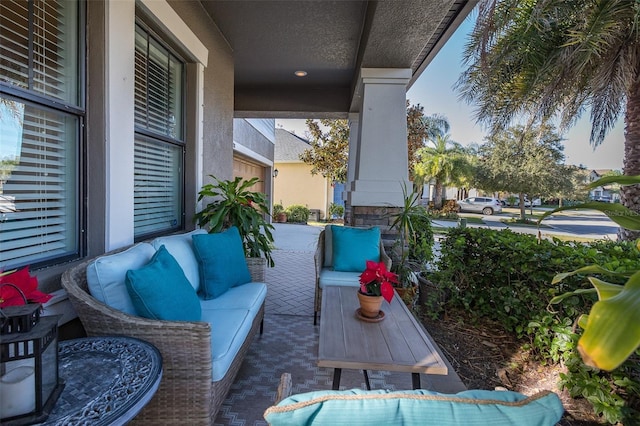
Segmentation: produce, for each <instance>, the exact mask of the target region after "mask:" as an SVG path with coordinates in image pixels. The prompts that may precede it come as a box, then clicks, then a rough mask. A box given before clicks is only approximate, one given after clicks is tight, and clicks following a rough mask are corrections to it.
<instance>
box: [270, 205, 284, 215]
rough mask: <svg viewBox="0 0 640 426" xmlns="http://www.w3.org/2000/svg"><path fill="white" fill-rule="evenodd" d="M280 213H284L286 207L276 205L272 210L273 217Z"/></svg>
mask: <svg viewBox="0 0 640 426" xmlns="http://www.w3.org/2000/svg"><path fill="white" fill-rule="evenodd" d="M280 213H284V207H283V206H282V204H274V205H273V209H272V216H277V215H279V214H280Z"/></svg>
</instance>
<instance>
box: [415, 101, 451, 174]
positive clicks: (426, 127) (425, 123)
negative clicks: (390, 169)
mask: <svg viewBox="0 0 640 426" xmlns="http://www.w3.org/2000/svg"><path fill="white" fill-rule="evenodd" d="M448 132H449V121H447V118H446V117H445V116H443V115H440V114H433V115H427V116H425V115H424V107H423V106H422V105H420V104H416V105H411V106H410V105H409V100H407V144H408V146H407V148H408V154H409V163H408V164H409V173H410V175H411V176H410V178H411V180H413V179H414V176H412V174H413V169H414V165H415V164H416V162H417V161H418V160H417V158H416V151H418V149H420V148H422V147H424V146H425V144H426V143H427V141H429V140H434V139H435V138H436V137H437V136H444V135H445V134H447V133H448Z"/></svg>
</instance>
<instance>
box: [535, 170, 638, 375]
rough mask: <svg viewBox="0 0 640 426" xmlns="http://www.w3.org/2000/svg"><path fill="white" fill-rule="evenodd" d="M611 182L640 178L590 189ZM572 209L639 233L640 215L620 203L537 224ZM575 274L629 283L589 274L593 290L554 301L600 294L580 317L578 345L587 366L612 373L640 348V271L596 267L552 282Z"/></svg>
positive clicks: (561, 276)
mask: <svg viewBox="0 0 640 426" xmlns="http://www.w3.org/2000/svg"><path fill="white" fill-rule="evenodd" d="M611 183H617V184H620V185H633V184H638V183H640V176H606V177H604V178H602V179H598V180H597V181H595V182H592V183H591V184H590V185H588V186H587V188H595V187H598V186H604V185H607V184H611ZM570 209H594V210H598V211H601V212H602V213H604V214H606V215H607V216H608V217H609V218H610V219H611V220H613V221H614V222H615V223H617V224H618V225H620V226H622V227H623V228H625V229H630V230H634V231H640V215H638V214H637V213H635V212H633V211H631V210H629V209H628V208H626V207H625V206H623V205H621V204H611V203H601V202H596V201H594V202H588V203H583V204H578V205H574V206H570V207H560V208H557V209H554V210H553V211H550V212H546V213H545V214H544V215H542V216H541V217H540V220H539V221H538V223H540V222H541V221H542V220H544V219H545V218H546V217H548V216H550V215H552V214H554V213H557V212H560V211H564V210H570ZM576 274H600V275H601V276H602V275H604V276H606V277H608V279H610V278H623V279H625V280H626V282H624V284H620V283H616V282H611V280H609V281H604V280H602V279H600V278H598V277H597V276H592V275H590V276H589V277H588V280H589V282H590V283H591V285H592V286H593V288H591V289H588V290H584V289H579V290H576V291H574V292H568V293H565V294H563V295H559V296H558V297H556V298H554V299H553V300H552V301H551V303H554V304H556V303H559V302H561V301H562V300H563V299H565V298H566V297H568V296H571V295H575V294H584V293H594V294H597V296H598V299H599V300H598V302H597V303H595V304H594V305H593V307H592V308H591V310H590V312H589V315H585V316H583V317H582V318H580V321H579V324H580V326H581V327H582V328H583V329H584V333H583V334H582V337H580V341H579V342H578V350H579V351H580V354H581V356H582V359H583V361H584V362H585V363H586V364H587V365H590V366H593V367H597V368H601V369H604V370H608V371H611V370H613V369H615V368H617V367H618V366H619V365H620V364H622V362H624V361H625V360H626V359H627V358H628V357H629V356H631V354H632V353H633V352H634V351H636V350H637V349H638V347H639V346H640V268H635V269H631V270H625V271H616V270H611V269H608V268H606V267H603V266H602V265H598V264H593V265H589V266H587V267H583V268H580V269H577V270H574V271H573V272H563V273H560V274H558V275H556V276H555V277H554V278H553V282H552V283H554V284H555V283H559V282H561V281H563V280H565V279H566V278H568V277H572V276H574V275H576Z"/></svg>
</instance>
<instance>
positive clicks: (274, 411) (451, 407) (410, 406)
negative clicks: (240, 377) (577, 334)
mask: <svg viewBox="0 0 640 426" xmlns="http://www.w3.org/2000/svg"><path fill="white" fill-rule="evenodd" d="M563 412H564V408H563V407H562V403H561V402H560V398H558V396H557V395H556V394H555V393H553V392H549V391H544V392H540V393H538V394H536V395H533V396H531V397H527V396H525V395H522V394H520V393H517V392H510V391H485V390H471V391H464V392H459V393H457V394H452V395H447V394H441V393H438V392H432V391H427V390H415V391H399V392H392V391H387V390H376V391H365V390H360V389H351V390H347V391H319V392H308V393H303V394H298V395H293V396H290V397H289V398H286V399H284V400H283V401H281V402H280V403H279V404H278V405H276V406H273V407H270V408H268V409H267V411H266V412H265V414H264V417H265V419H266V420H267V422H269V424H270V425H271V426H284V425H291V426H293V425H296V426H297V425H345V426H359V425H362V426H365V425H366V426H369V425H372V424H380V425H403V426H411V425H421V426H424V425H438V426H447V425H466V426H474V425H478V426H479V425H482V426H485V425H491V426H502V425H504V426H513V425H518V426H534V425H535V426H547V425H548V426H552V425H555V424H556V423H557V422H558V421H560V418H561V417H562V413H563Z"/></svg>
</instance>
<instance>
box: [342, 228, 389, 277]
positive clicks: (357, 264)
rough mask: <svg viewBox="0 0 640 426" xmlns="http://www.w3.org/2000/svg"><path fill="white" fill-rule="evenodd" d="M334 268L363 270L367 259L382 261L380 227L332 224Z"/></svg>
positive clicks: (348, 270) (343, 270) (350, 270)
mask: <svg viewBox="0 0 640 426" xmlns="http://www.w3.org/2000/svg"><path fill="white" fill-rule="evenodd" d="M331 231H332V233H333V237H332V240H333V241H332V246H333V269H334V270H335V271H342V272H362V271H364V270H365V269H366V267H367V260H372V261H374V262H380V229H379V228H378V227H373V228H351V227H345V226H332V227H331Z"/></svg>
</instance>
